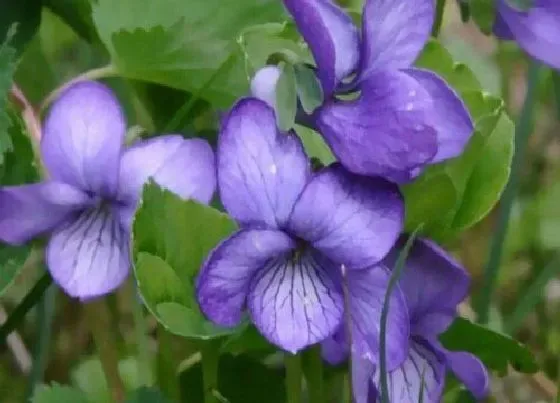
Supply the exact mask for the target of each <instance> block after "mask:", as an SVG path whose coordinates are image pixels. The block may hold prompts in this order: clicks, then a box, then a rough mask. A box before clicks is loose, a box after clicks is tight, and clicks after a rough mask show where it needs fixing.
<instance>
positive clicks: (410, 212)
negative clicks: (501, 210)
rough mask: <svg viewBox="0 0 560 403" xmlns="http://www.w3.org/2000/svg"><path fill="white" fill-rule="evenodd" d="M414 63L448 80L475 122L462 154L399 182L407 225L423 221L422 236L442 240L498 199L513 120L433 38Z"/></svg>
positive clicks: (506, 170) (507, 164) (409, 227)
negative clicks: (417, 176) (406, 182)
mask: <svg viewBox="0 0 560 403" xmlns="http://www.w3.org/2000/svg"><path fill="white" fill-rule="evenodd" d="M418 66H419V67H422V68H427V69H430V70H433V71H435V72H436V73H438V74H439V75H441V76H442V77H443V78H444V79H446V80H447V81H448V83H449V84H450V85H451V86H452V87H454V89H455V90H457V91H458V92H459V93H460V95H461V97H462V98H463V100H464V101H465V103H466V105H467V107H468V109H469V111H470V114H471V116H472V118H473V121H474V123H475V131H474V133H473V136H472V138H471V140H470V142H469V144H468V145H467V147H466V149H465V151H464V152H463V154H461V155H460V156H459V157H457V158H454V159H451V160H448V161H445V162H444V163H441V164H437V165H435V166H431V167H429V168H428V169H426V171H425V172H424V174H423V175H422V176H420V178H418V179H417V180H416V181H414V182H413V183H411V184H408V185H405V186H403V187H402V191H403V193H404V195H405V201H406V207H407V219H406V228H407V230H408V231H411V230H413V229H414V228H416V226H417V225H418V224H420V223H424V224H425V225H424V229H423V233H424V235H427V236H430V237H432V238H435V239H438V240H444V239H447V238H451V237H453V236H455V235H456V234H457V233H459V232H461V231H463V230H464V229H466V228H468V227H470V226H472V225H474V224H475V223H477V222H478V221H480V220H481V219H482V218H484V216H486V215H487V214H488V212H489V211H490V210H491V209H492V207H493V206H494V205H495V204H496V202H497V201H498V200H499V198H500V195H501V193H502V191H503V189H504V187H505V185H506V183H507V180H508V177H509V172H510V166H511V160H512V157H513V147H514V144H513V140H514V124H513V122H512V121H511V119H510V118H509V117H508V115H507V114H506V112H505V105H504V102H503V101H502V100H501V99H500V98H497V97H494V96H492V95H490V94H488V93H486V92H484V91H482V90H481V89H480V84H479V83H478V81H477V79H476V78H475V76H474V74H473V73H472V72H471V71H470V70H469V69H468V68H467V67H466V66H465V65H463V64H460V63H454V62H453V59H452V58H451V56H450V55H449V53H448V52H447V51H446V50H445V49H444V48H443V47H442V46H441V45H439V44H438V43H437V42H435V41H431V42H430V43H429V44H428V46H427V47H426V49H425V50H424V53H423V54H422V56H421V57H420V58H419V61H418Z"/></svg>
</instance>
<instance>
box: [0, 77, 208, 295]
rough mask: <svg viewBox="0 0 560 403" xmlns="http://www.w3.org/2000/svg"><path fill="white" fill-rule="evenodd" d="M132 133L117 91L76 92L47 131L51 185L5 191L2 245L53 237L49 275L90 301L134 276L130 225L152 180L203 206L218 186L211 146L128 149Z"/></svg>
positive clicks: (88, 86)
mask: <svg viewBox="0 0 560 403" xmlns="http://www.w3.org/2000/svg"><path fill="white" fill-rule="evenodd" d="M125 134H126V123H125V119H124V115H123V112H122V110H121V107H120V105H119V103H118V101H117V99H116V98H115V96H114V95H113V93H112V92H111V91H110V90H109V89H108V88H107V87H105V86H104V85H102V84H100V83H97V82H89V81H88V82H81V83H78V84H75V85H73V86H72V87H70V88H69V89H67V90H66V91H65V92H64V93H63V94H62V95H61V96H60V98H59V99H58V100H57V101H56V102H55V103H54V105H53V106H52V108H51V109H50V111H49V114H48V116H47V118H46V121H45V123H44V128H43V138H42V141H41V155H42V160H43V163H44V165H45V167H46V168H47V170H48V173H49V175H50V178H49V179H48V180H45V181H44V182H41V183H36V184H32V185H23V186H10V187H3V188H0V240H2V241H3V242H6V243H9V244H12V245H18V244H23V243H25V242H27V241H29V240H30V239H32V238H35V237H37V236H39V235H42V234H45V233H51V236H50V240H49V243H48V246H47V249H46V262H47V267H48V269H49V271H50V273H51V275H52V277H53V279H54V280H55V281H56V282H57V283H58V284H59V285H60V286H61V287H62V288H63V289H64V291H66V293H68V294H69V295H70V296H73V297H78V298H80V299H83V300H84V299H90V298H94V297H97V296H100V295H103V294H107V293H109V292H111V291H112V290H114V289H115V288H117V287H118V286H119V285H120V284H121V283H122V282H123V281H124V279H125V278H126V276H127V274H128V271H129V266H130V261H129V233H130V227H131V221H132V217H133V214H134V211H135V208H136V205H137V203H138V200H139V197H140V195H141V191H142V186H143V184H144V183H146V182H147V181H148V179H149V178H150V177H151V178H153V179H154V180H155V181H156V182H157V183H158V184H159V185H160V186H162V187H164V188H167V189H169V190H171V191H173V192H175V193H176V194H177V195H179V196H181V197H183V198H193V199H196V200H198V201H200V202H203V203H207V202H209V201H210V199H211V197H212V194H213V193H214V190H215V187H216V178H215V166H214V155H213V152H212V149H211V148H210V146H209V145H208V144H207V143H206V142H205V141H202V140H185V139H183V138H182V137H181V136H179V135H166V136H160V137H157V138H154V139H152V140H148V141H141V142H138V143H136V144H134V145H133V146H132V147H130V148H128V149H125V148H124V139H125Z"/></svg>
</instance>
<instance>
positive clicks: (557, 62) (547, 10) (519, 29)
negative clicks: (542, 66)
mask: <svg viewBox="0 0 560 403" xmlns="http://www.w3.org/2000/svg"><path fill="white" fill-rule="evenodd" d="M497 11H498V14H497V16H496V22H495V24H494V33H495V34H496V35H497V36H498V37H500V38H501V39H506V40H515V41H517V43H518V44H519V46H521V48H523V50H525V51H526V52H527V53H528V54H530V55H531V56H532V57H534V58H535V59H537V60H540V61H542V62H544V63H546V64H548V65H550V66H551V67H554V68H557V69H560V2H559V1H558V0H534V3H533V5H532V6H531V9H530V10H528V11H522V10H517V9H515V8H513V7H512V6H510V5H509V4H508V3H507V1H506V0H498V10H497Z"/></svg>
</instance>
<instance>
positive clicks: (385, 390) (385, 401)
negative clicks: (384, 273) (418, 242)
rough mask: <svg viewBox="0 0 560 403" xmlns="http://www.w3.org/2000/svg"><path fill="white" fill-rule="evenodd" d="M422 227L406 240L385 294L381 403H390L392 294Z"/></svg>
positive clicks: (382, 322)
mask: <svg viewBox="0 0 560 403" xmlns="http://www.w3.org/2000/svg"><path fill="white" fill-rule="evenodd" d="M420 229H421V227H418V228H417V229H416V230H415V231H414V232H413V233H412V234H411V235H410V236H409V237H408V239H407V240H406V243H405V245H404V247H403V249H402V251H401V252H400V253H399V257H398V258H397V262H396V263H395V267H394V268H393V273H392V274H391V278H390V279H389V284H388V286H387V292H386V293H385V299H384V301H383V308H382V309H381V325H380V330H379V333H380V340H379V350H380V353H381V354H380V355H381V357H380V360H379V372H380V375H381V403H390V401H389V386H388V384H387V352H386V351H385V350H386V347H385V346H386V342H387V340H386V339H387V334H386V332H387V317H388V316H389V303H390V300H391V294H392V293H393V289H394V288H395V286H396V285H397V282H398V281H399V278H400V277H401V275H402V273H403V271H404V267H405V263H406V259H407V258H408V254H409V252H410V248H412V244H413V243H414V240H415V239H416V236H417V234H418V231H420Z"/></svg>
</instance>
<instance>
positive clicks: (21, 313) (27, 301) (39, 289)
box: [0, 272, 52, 344]
mask: <svg viewBox="0 0 560 403" xmlns="http://www.w3.org/2000/svg"><path fill="white" fill-rule="evenodd" d="M51 284H52V278H51V275H50V274H49V273H48V272H45V274H43V276H42V277H41V278H40V279H39V281H37V283H35V285H34V286H33V288H32V289H31V291H29V293H27V295H26V296H25V297H24V298H23V300H22V301H21V302H20V303H19V305H18V306H17V307H16V309H14V310H13V311H12V313H11V315H10V316H9V317H8V319H7V320H6V322H4V324H3V325H2V327H0V344H3V343H4V342H5V341H6V337H8V335H9V334H10V333H12V331H13V330H14V329H15V328H16V326H17V325H18V324H19V323H20V322H21V321H22V319H23V318H24V317H25V315H27V313H28V312H29V311H30V310H31V308H33V307H34V306H35V305H36V304H37V303H38V302H39V301H40V300H41V298H42V297H43V294H44V293H45V291H46V290H47V288H49V286H50V285H51Z"/></svg>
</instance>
